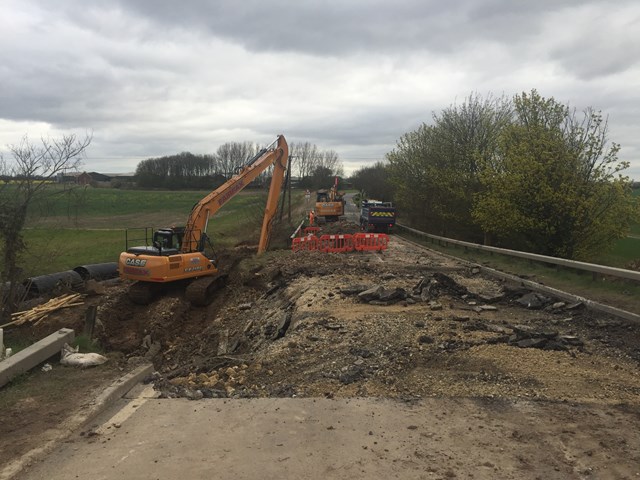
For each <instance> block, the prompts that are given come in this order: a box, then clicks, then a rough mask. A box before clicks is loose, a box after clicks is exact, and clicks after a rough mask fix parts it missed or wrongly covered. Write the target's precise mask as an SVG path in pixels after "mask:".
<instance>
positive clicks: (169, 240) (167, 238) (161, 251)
mask: <svg viewBox="0 0 640 480" xmlns="http://www.w3.org/2000/svg"><path fill="white" fill-rule="evenodd" d="M176 230H177V229H173V228H172V229H161V230H156V231H155V232H153V246H154V247H155V248H156V249H157V250H158V255H176V254H177V253H178V252H180V245H181V244H182V233H183V232H184V228H182V232H178V231H176Z"/></svg>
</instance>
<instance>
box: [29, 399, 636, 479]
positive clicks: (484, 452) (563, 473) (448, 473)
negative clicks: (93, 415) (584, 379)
mask: <svg viewBox="0 0 640 480" xmlns="http://www.w3.org/2000/svg"><path fill="white" fill-rule="evenodd" d="M605 409H606V410H605ZM111 415H113V416H111V417H110V418H104V419H102V420H101V421H102V422H103V423H102V424H101V426H99V427H97V432H98V433H97V434H95V435H89V434H87V433H86V432H83V433H84V435H80V433H79V432H78V434H75V435H74V436H73V437H72V438H71V439H70V440H68V441H67V442H66V443H63V444H62V445H61V446H60V448H59V449H58V450H57V451H54V452H53V453H52V454H51V455H50V456H49V457H48V458H47V459H45V460H44V461H43V462H41V463H39V464H36V465H33V466H32V467H31V468H29V469H28V470H27V471H25V472H24V473H23V474H22V475H21V476H20V478H22V479H65V480H66V479H74V478H79V479H83V480H98V479H112V478H126V479H167V480H169V479H171V480H175V479H184V480H187V479H218V478H220V479H234V480H241V479H289V478H296V479H355V478H366V479H388V478H400V479H450V478H474V479H485V478H486V479H494V478H500V479H529V478H530V479H534V478H544V479H573V478H575V479H578V478H636V475H640V466H638V463H636V460H637V458H635V456H634V454H633V453H632V452H631V451H626V450H625V449H624V448H623V449H620V446H621V445H624V446H626V447H631V446H632V445H633V444H635V442H636V441H637V440H638V438H637V435H636V436H635V437H634V438H626V439H623V440H624V441H625V442H628V443H625V444H621V443H620V442H619V440H620V439H618V438H617V437H623V436H624V435H625V433H624V432H623V431H621V428H622V429H626V430H627V433H628V431H629V428H630V429H631V431H637V430H635V428H637V427H638V425H637V424H638V418H637V416H636V415H634V414H633V413H629V412H624V411H622V410H619V409H615V408H611V407H608V408H607V407H605V406H602V407H598V406H579V405H574V406H571V405H566V404H545V403H542V402H541V403H537V402H528V401H516V402H506V401H504V400H501V401H496V402H495V403H492V401H488V400H474V399H436V398H429V399H423V400H421V401H420V402H418V403H415V404H414V403H407V402H401V401H391V400H376V399H351V400H349V399H340V400H331V399H324V398H323V399H296V398H289V399H287V398H285V399H251V400H224V399H215V400H199V401H189V400H186V399H175V400H158V399H148V400H147V399H142V398H138V399H135V400H133V401H132V402H131V403H129V404H128V405H126V406H125V407H124V408H123V409H121V410H120V411H118V412H111ZM634 425H635V426H634ZM603 446H605V447H603ZM606 446H610V447H612V448H611V449H609V448H607V447H606ZM585 475H592V476H588V477H586V476H585Z"/></svg>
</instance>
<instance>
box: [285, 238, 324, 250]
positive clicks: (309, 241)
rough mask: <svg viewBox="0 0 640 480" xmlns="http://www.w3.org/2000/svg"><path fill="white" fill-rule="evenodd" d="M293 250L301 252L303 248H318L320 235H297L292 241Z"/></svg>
mask: <svg viewBox="0 0 640 480" xmlns="http://www.w3.org/2000/svg"><path fill="white" fill-rule="evenodd" d="M291 250H293V251H294V252H299V251H301V250H306V251H309V250H318V237H316V236H315V235H307V236H306V237H296V238H294V239H293V241H292V242H291Z"/></svg>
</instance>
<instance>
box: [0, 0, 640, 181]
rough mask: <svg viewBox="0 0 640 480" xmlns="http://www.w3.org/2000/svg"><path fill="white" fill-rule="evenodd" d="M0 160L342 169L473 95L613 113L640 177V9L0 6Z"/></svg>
mask: <svg viewBox="0 0 640 480" xmlns="http://www.w3.org/2000/svg"><path fill="white" fill-rule="evenodd" d="M0 41H1V43H0V45H1V48H0V150H3V151H4V152H5V157H7V154H6V145H7V144H16V143H18V142H19V141H20V139H21V138H22V137H23V136H24V135H25V134H28V135H29V137H30V138H31V139H33V140H38V139H39V137H40V135H52V136H54V135H60V134H62V133H68V132H74V133H78V134H80V135H83V134H84V133H85V132H92V133H93V142H92V144H91V146H90V148H89V150H88V153H87V158H86V160H85V169H86V170H88V171H92V170H95V171H100V172H110V173H112V172H130V171H134V170H135V167H136V165H137V163H138V161H139V160H141V159H144V158H149V157H154V156H160V155H168V154H173V153H178V152H182V151H190V152H192V153H213V152H215V150H216V149H217V148H218V146H219V145H221V144H223V143H225V142H230V141H239V142H243V141H253V142H256V143H262V144H265V143H270V142H271V141H272V140H274V139H275V137H276V135H277V134H279V133H283V134H284V135H285V136H286V138H287V140H288V141H289V143H291V142H302V141H309V142H311V143H314V144H316V145H317V146H318V147H319V148H320V149H324V150H328V149H332V150H335V151H336V152H338V154H339V156H340V158H341V160H342V161H343V163H344V166H345V170H346V172H347V173H350V172H351V171H353V169H355V168H358V167H360V166H362V165H366V164H367V163H373V162H374V161H376V160H381V159H382V158H383V157H384V155H385V153H387V152H389V151H390V150H392V149H393V147H394V145H395V143H396V141H397V140H398V139H399V138H400V136H401V135H402V134H404V133H406V132H409V131H412V130H414V129H416V128H417V127H418V126H419V125H420V124H421V123H423V122H427V123H429V122H430V121H431V116H432V113H433V112H434V111H435V112H437V111H439V110H441V109H442V108H444V107H446V106H448V105H450V104H452V103H454V102H456V101H457V102H460V101H461V100H463V99H464V98H465V97H466V96H468V95H469V94H470V93H471V92H477V93H479V94H481V95H483V96H486V95H487V94H488V93H493V94H494V95H497V96H499V95H502V94H505V95H508V96H512V95H513V94H515V93H519V92H522V91H530V90H531V89H532V88H535V89H537V90H538V91H539V93H540V94H541V95H543V96H546V97H555V98H556V99H557V100H559V101H562V102H563V103H569V104H570V105H571V106H572V107H575V108H577V109H578V110H582V109H584V108H586V107H587V106H593V107H594V108H596V109H599V110H602V112H603V114H604V115H605V116H608V117H609V127H610V138H611V140H613V141H615V142H617V143H620V144H621V145H622V150H621V152H620V154H619V157H620V158H621V159H622V160H627V161H629V162H631V165H632V166H631V168H630V169H629V170H628V171H627V174H629V175H630V176H631V177H633V178H636V179H638V180H640V2H638V0H633V1H631V0H629V1H627V0H615V1H604V0H600V1H591V2H590V1H561V0H536V1H518V0H484V1H483V0H449V1H446V2H445V1H442V0H437V1H436V0H395V1H389V0H384V1H382V0H323V1H312V0H309V1H300V0H297V1H289V0H280V1H272V0H217V1H205V0H200V1H198V0H195V1H191V0H183V1H182V2H177V1H171V0H146V1H144V0H120V1H118V0H112V1H101V2H95V1H88V0H56V1H51V0H2V1H1V2H0Z"/></svg>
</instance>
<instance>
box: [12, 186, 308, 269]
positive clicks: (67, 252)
mask: <svg viewBox="0 0 640 480" xmlns="http://www.w3.org/2000/svg"><path fill="white" fill-rule="evenodd" d="M208 193H209V192H208V191H186V192H185V191H142V190H116V189H96V188H91V187H87V188H82V189H78V190H76V191H74V192H73V193H72V194H71V195H69V196H67V195H64V194H63V193H62V192H61V191H60V192H55V194H54V195H53V196H52V197H51V198H50V199H49V200H48V201H47V202H44V203H42V204H39V205H34V208H33V209H32V210H31V211H30V215H29V221H28V224H27V229H26V230H25V232H24V234H25V240H26V244H27V252H26V254H25V255H23V257H22V259H21V265H20V266H21V267H22V268H23V270H24V275H25V276H35V275H42V274H46V273H53V272H59V271H64V270H68V269H70V268H74V267H76V266H79V265H85V264H91V263H102V262H114V261H117V260H118V256H119V254H120V252H122V251H123V250H124V249H125V230H126V229H131V228H141V227H154V228H159V227H166V226H172V225H184V223H185V222H186V220H187V217H188V216H189V212H190V211H191V208H192V207H193V205H194V204H195V203H196V202H198V201H199V200H200V199H202V198H203V197H204V196H205V195H207V194H208ZM293 195H294V197H293V204H294V205H295V204H298V203H300V202H299V201H298V199H299V198H301V197H302V195H303V193H302V192H299V191H294V192H293ZM266 197H267V194H266V191H265V190H260V191H256V190H245V191H243V192H241V193H239V194H238V195H236V196H235V197H234V198H232V199H231V200H230V201H229V202H228V203H227V204H226V205H225V206H224V207H223V208H222V209H221V210H220V211H219V212H218V213H217V214H216V215H215V216H214V217H212V218H211V220H210V221H209V226H208V229H207V233H208V234H209V237H210V238H211V240H212V243H213V244H214V246H215V247H216V248H225V247H230V246H234V245H236V244H239V243H248V244H257V241H258V237H259V235H260V227H261V225H262V217H263V215H264V207H265V202H266ZM295 219H296V217H295V216H294V220H295ZM294 223H295V222H294ZM288 230H289V228H288V227H285V231H288ZM138 236H139V235H138ZM274 240H275V241H277V239H274ZM272 243H274V242H272ZM1 267H2V265H1V264H0V268H1Z"/></svg>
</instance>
